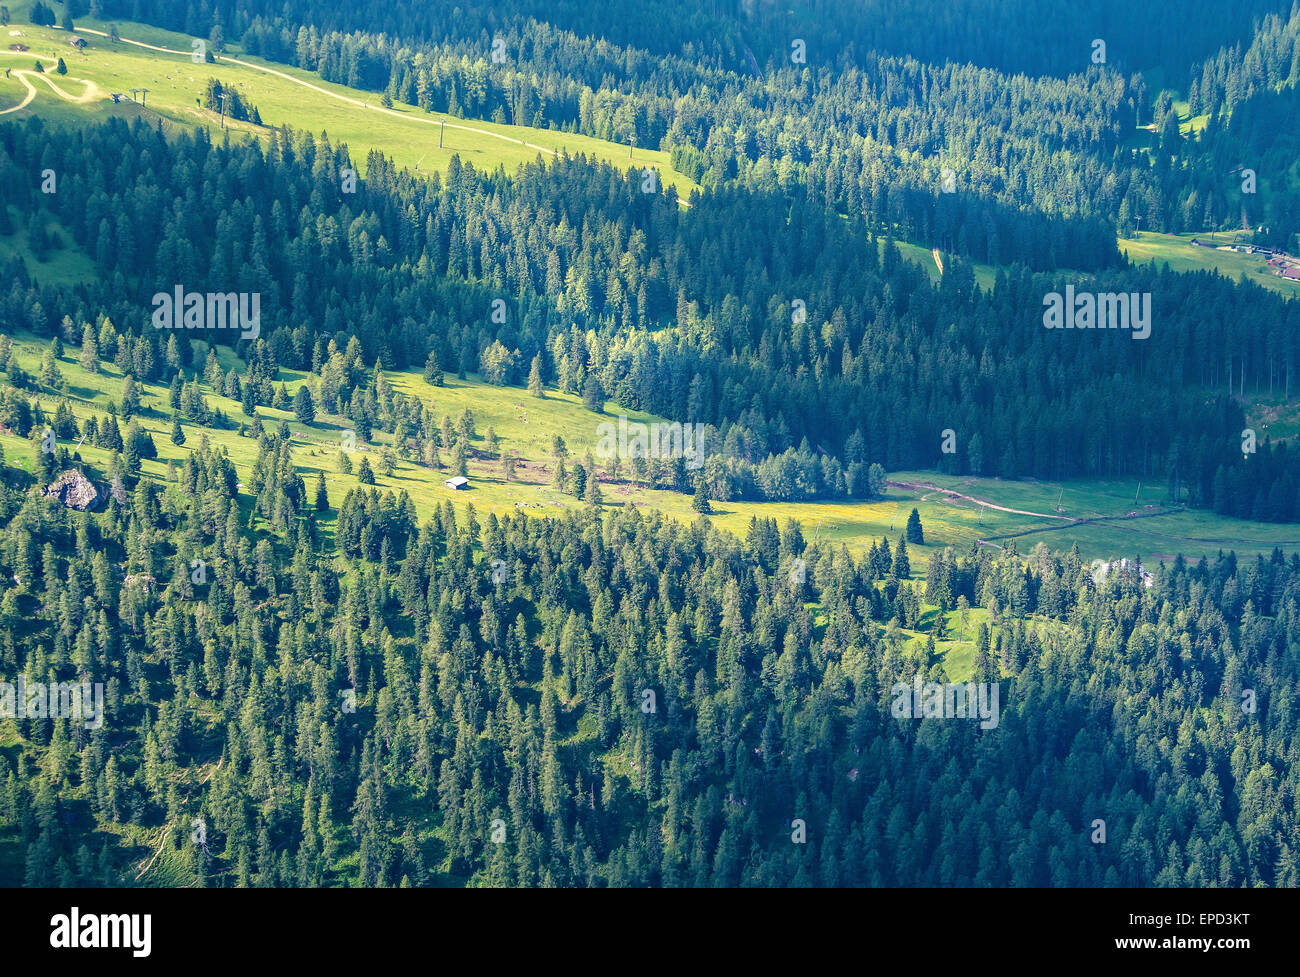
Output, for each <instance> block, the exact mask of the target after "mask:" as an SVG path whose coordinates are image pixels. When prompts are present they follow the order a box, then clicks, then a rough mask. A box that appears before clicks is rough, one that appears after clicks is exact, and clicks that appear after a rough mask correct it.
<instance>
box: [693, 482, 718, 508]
mask: <svg viewBox="0 0 1300 977" xmlns="http://www.w3.org/2000/svg"><path fill="white" fill-rule="evenodd" d="M691 508H692V509H694V510H695V511H696V512H704V513H710V512H712V511H713V507H712V506H711V505H709V491H708V489H707V488H706V487H705V485H704V479H703V478H697V479H696V480H695V498H694V499H692V500H691Z"/></svg>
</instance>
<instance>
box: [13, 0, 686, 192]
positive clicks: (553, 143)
mask: <svg viewBox="0 0 1300 977" xmlns="http://www.w3.org/2000/svg"><path fill="white" fill-rule="evenodd" d="M27 7H28V5H26V4H19V5H17V8H15V6H14V5H10V9H11V11H14V18H13V23H12V24H11V26H10V27H9V28H8V29H7V30H6V31H5V32H4V37H5V40H6V41H7V42H9V43H22V44H26V45H27V46H28V47H29V48H30V49H31V50H30V51H28V52H25V53H21V54H17V53H14V52H12V51H9V50H8V47H9V43H6V44H4V45H3V49H2V50H0V67H3V68H15V69H17V68H22V69H31V68H33V67H34V65H35V62H36V61H38V60H39V61H41V62H42V64H43V65H45V67H46V69H47V70H52V69H53V68H54V65H55V63H56V61H57V59H58V58H59V57H62V58H63V59H64V62H65V63H66V64H67V69H68V73H67V75H66V76H59V77H57V78H56V79H55V80H56V81H57V82H58V83H59V84H60V86H61V87H62V88H63V89H64V90H65V91H66V92H69V93H72V94H77V95H80V94H81V93H82V92H83V91H84V87H83V85H84V82H85V81H89V82H91V83H92V84H93V85H94V86H95V87H96V88H97V89H98V92H99V96H100V97H98V98H96V99H94V100H93V101H90V102H89V103H86V104H73V103H72V102H69V101H66V100H64V99H62V98H60V97H59V96H58V95H57V94H55V93H54V92H53V91H51V90H50V89H49V88H48V87H47V86H45V85H38V86H37V96H36V98H35V100H34V101H33V102H32V103H31V104H30V105H28V106H27V107H26V108H24V109H21V110H19V111H17V112H12V113H10V114H7V115H0V122H3V121H8V120H13V119H20V118H24V117H26V116H28V115H39V116H40V117H42V118H46V119H51V120H62V121H81V120H85V119H96V118H105V117H107V116H109V115H123V116H128V117H130V116H134V115H139V114H144V115H145V116H146V117H148V118H150V119H151V120H157V119H162V120H163V121H164V122H165V123H168V124H174V125H179V126H184V127H197V126H206V127H208V128H209V129H211V130H213V131H215V132H218V133H219V132H220V117H219V116H218V114H217V113H214V112H211V111H207V110H205V109H203V108H202V107H201V106H200V105H199V100H200V99H201V97H202V94H203V92H204V91H205V89H206V86H207V80H208V78H210V77H216V78H218V79H220V80H221V81H222V82H223V83H229V84H234V85H238V86H239V87H240V89H241V90H242V92H243V93H244V94H245V95H246V96H247V98H248V100H249V101H250V102H251V103H252V104H253V105H255V106H256V107H257V109H258V112H259V113H260V114H261V117H262V121H263V123H264V126H263V127H260V128H259V127H257V126H253V125H251V124H247V123H236V122H232V121H230V120H227V121H226V127H227V130H228V131H230V132H231V133H232V135H233V136H234V137H236V138H252V137H261V138H266V137H268V136H269V135H270V133H271V132H272V130H271V128H269V127H272V126H284V125H288V126H292V127H293V128H295V129H299V130H306V131H308V132H312V133H316V134H319V133H321V132H327V133H328V134H329V137H330V139H331V140H332V141H333V142H335V143H339V142H344V143H347V145H348V147H349V150H350V151H351V154H352V158H353V160H354V161H355V162H356V163H357V164H358V166H359V167H360V168H361V169H362V171H363V172H364V162H365V157H366V153H367V152H368V151H369V150H371V149H377V150H379V151H381V152H382V153H384V154H385V155H388V156H390V157H392V158H393V160H394V162H395V163H396V164H397V165H398V166H399V167H403V166H404V167H411V168H413V169H414V168H416V167H418V168H419V170H420V171H421V172H433V171H436V170H442V169H445V168H446V166H447V164H448V163H449V162H450V160H451V157H452V155H453V154H458V155H459V156H460V158H461V159H462V161H464V162H469V163H473V164H474V166H475V167H477V168H480V169H487V170H493V169H496V167H497V166H505V167H506V169H507V170H510V171H512V170H514V168H515V167H516V166H518V165H519V164H521V163H525V162H531V161H534V160H536V159H537V158H538V156H539V155H540V156H541V157H542V158H543V159H549V158H553V154H556V153H560V154H568V155H570V156H572V155H577V154H578V153H583V154H586V155H587V156H588V157H594V158H596V159H599V160H604V161H606V162H609V163H611V164H614V165H616V166H618V167H620V168H621V169H625V170H626V169H638V170H639V169H643V168H646V167H649V168H652V169H655V170H657V171H659V173H660V179H661V181H662V184H663V185H664V186H669V185H671V186H674V187H676V189H677V193H678V196H679V197H681V198H683V199H684V198H686V197H688V196H689V195H690V193H691V191H692V190H693V189H695V188H696V184H695V183H694V182H693V181H692V180H690V179H689V178H687V177H686V176H684V175H683V174H681V173H679V172H677V171H676V170H675V169H673V168H672V166H671V164H670V162H669V159H668V154H667V153H664V152H660V151H658V150H650V149H643V148H636V149H634V150H633V149H631V148H629V147H628V146H623V145H618V144H616V143H611V142H606V141H605V140H601V139H594V138H592V137H590V136H583V135H579V134H576V133H570V132H560V131H556V130H550V129H534V128H531V127H528V126H512V125H498V124H496V123H492V122H487V121H482V120H477V119H461V118H457V117H454V116H447V115H444V114H441V113H427V112H424V111H422V110H421V109H419V108H417V107H415V106H410V105H403V104H402V103H395V104H394V105H393V108H392V110H391V111H387V110H384V109H383V108H382V106H381V105H380V102H379V95H378V94H377V93H375V92H366V91H361V90H357V89H350V88H347V87H345V86H343V85H335V84H333V83H330V82H326V81H323V80H322V79H321V78H320V77H319V76H317V75H315V74H313V73H312V72H308V71H301V70H299V69H297V68H292V67H288V66H286V65H280V64H273V63H271V62H269V61H265V60H263V59H261V58H251V57H249V58H246V57H244V55H243V54H242V52H240V50H239V48H238V46H237V45H232V46H231V47H230V50H229V51H228V52H227V57H226V58H220V59H219V60H218V61H217V63H215V64H203V63H199V64H196V63H194V61H193V59H192V57H190V56H189V55H187V54H186V53H185V52H189V51H192V50H193V48H192V45H193V41H194V39H193V38H190V37H187V36H186V35H183V34H175V33H172V32H170V31H163V30H159V29H157V28H153V27H148V26H146V25H143V24H136V23H130V22H125V21H115V22H113V23H114V24H115V25H116V26H117V29H118V31H119V32H120V34H121V36H122V38H124V39H127V40H133V41H139V42H141V43H144V44H150V45H154V46H156V47H159V48H167V49H169V50H171V51H175V52H181V53H176V54H171V53H164V52H163V51H158V50H152V49H149V48H144V47H139V46H135V45H131V44H128V43H126V42H125V41H123V42H119V43H113V42H112V41H111V40H110V39H109V38H107V37H102V36H99V35H98V34H96V33H93V32H94V31H100V32H107V31H108V30H109V27H110V25H109V23H107V22H99V21H95V20H91V19H85V18H83V19H79V20H78V21H77V29H78V36H80V37H83V38H85V39H86V40H87V41H89V43H90V47H89V48H88V49H87V50H85V51H77V50H75V49H74V48H72V47H71V46H70V44H69V40H68V38H69V35H68V33H67V32H66V31H63V30H59V29H52V28H43V27H35V26H32V25H31V24H28V23H25V21H26V16H27ZM15 30H16V31H20V32H21V34H22V36H21V37H11V36H9V32H10V31H15ZM229 58H235V59H237V60H240V61H246V62H248V64H234V63H231V61H230V60H228V59H229ZM259 68H263V69H270V70H271V71H274V72H278V74H270V73H267V72H266V71H263V70H258V69H259ZM304 83H305V84H304ZM308 86H314V87H308ZM133 88H147V89H149V92H148V94H147V95H145V96H144V98H145V102H146V105H147V108H143V109H142V108H141V106H140V105H138V104H135V103H133V102H131V100H130V99H131V95H130V90H131V89H133ZM113 92H119V93H124V94H125V95H126V99H127V100H126V101H125V102H124V103H120V104H114V103H113V102H112V100H111V98H110V97H109V96H110V94H111V93H113ZM25 94H26V88H25V87H24V86H23V85H22V84H21V82H20V81H19V80H18V79H17V78H9V79H4V78H0V111H2V110H4V109H7V108H12V107H13V106H16V105H18V104H19V103H20V102H21V101H22V99H23V97H24V96H25ZM444 122H445V123H446V128H445V129H444V128H443V126H442V123H444ZM440 141H441V145H439V143H440Z"/></svg>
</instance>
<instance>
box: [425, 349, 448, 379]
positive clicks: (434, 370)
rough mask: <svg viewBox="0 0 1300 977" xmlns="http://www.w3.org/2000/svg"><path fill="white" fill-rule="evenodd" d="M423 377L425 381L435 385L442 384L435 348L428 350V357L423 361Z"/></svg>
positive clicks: (440, 369) (440, 368)
mask: <svg viewBox="0 0 1300 977" xmlns="http://www.w3.org/2000/svg"><path fill="white" fill-rule="evenodd" d="M424 379H425V382H426V383H429V384H432V385H433V386H435V387H441V386H442V385H443V375H442V367H441V366H440V365H439V363H438V351H437V350H430V351H429V357H428V359H426V360H425V361H424Z"/></svg>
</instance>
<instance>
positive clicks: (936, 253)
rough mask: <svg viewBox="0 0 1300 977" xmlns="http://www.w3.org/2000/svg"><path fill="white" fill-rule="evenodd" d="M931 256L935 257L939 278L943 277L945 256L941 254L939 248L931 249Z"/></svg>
mask: <svg viewBox="0 0 1300 977" xmlns="http://www.w3.org/2000/svg"><path fill="white" fill-rule="evenodd" d="M930 254H931V255H933V256H934V264H935V267H936V268H938V269H939V277H940V278H942V277H943V255H941V254H940V253H939V249H938V248H931V249H930Z"/></svg>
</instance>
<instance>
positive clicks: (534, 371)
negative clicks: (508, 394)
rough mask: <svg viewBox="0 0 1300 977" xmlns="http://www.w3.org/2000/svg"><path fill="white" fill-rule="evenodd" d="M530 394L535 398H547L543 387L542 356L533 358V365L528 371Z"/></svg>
mask: <svg viewBox="0 0 1300 977" xmlns="http://www.w3.org/2000/svg"><path fill="white" fill-rule="evenodd" d="M528 392H529V393H530V394H532V395H533V396H534V397H545V396H546V389H545V387H544V386H543V385H542V354H541V353H538V354H537V355H536V356H534V357H533V365H532V366H531V367H530V368H529V370H528Z"/></svg>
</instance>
